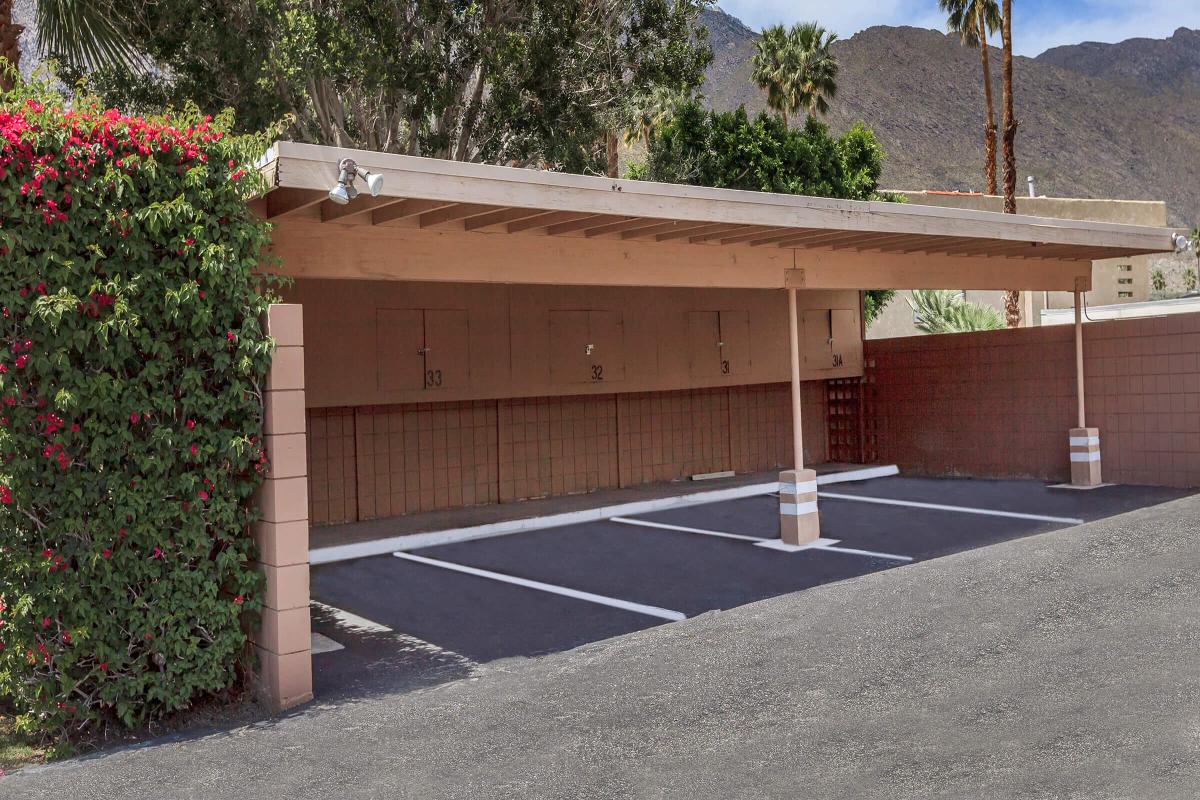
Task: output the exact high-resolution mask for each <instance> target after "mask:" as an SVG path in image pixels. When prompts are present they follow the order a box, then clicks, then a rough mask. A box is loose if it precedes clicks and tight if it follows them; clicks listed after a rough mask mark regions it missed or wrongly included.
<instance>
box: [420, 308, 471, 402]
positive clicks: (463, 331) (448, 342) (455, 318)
mask: <svg viewBox="0 0 1200 800" xmlns="http://www.w3.org/2000/svg"><path fill="white" fill-rule="evenodd" d="M424 355H425V374H424V387H425V388H426V389H430V390H436V389H458V388H462V387H465V386H469V385H470V363H471V354H470V328H469V323H468V320H467V311H466V309H461V308H452V309H440V308H438V309H433V308H430V309H426V310H425V346H424Z"/></svg>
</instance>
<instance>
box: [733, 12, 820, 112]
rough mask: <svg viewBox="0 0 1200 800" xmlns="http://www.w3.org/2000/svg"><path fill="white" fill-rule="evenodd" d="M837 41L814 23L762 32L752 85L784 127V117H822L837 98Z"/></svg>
mask: <svg viewBox="0 0 1200 800" xmlns="http://www.w3.org/2000/svg"><path fill="white" fill-rule="evenodd" d="M835 41H837V34H836V33H829V32H827V31H826V30H825V29H824V28H822V27H821V26H820V25H818V24H817V23H816V22H802V23H798V24H796V25H793V26H792V27H791V28H784V27H783V26H782V25H772V26H770V27H768V28H764V29H763V33H762V37H761V38H760V39H759V40H758V43H757V44H756V51H755V54H754V72H753V77H754V82H755V83H757V84H758V86H759V88H760V89H763V90H764V91H766V93H767V106H768V107H769V108H771V109H772V110H774V111H775V112H776V113H778V114H779V118H780V119H781V120H783V124H784V125H785V126H786V125H787V122H788V115H789V114H795V113H797V112H798V111H805V112H807V113H808V114H809V115H813V114H825V113H827V112H828V111H829V101H830V100H832V99H833V97H834V95H836V94H837V74H838V61H837V56H835V55H834V54H833V52H832V50H831V48H832V45H833V43H834V42H835Z"/></svg>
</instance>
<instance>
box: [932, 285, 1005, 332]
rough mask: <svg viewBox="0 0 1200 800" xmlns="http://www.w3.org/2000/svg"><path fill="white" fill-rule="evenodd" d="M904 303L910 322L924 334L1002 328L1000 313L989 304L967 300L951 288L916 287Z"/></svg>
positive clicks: (1002, 322)
mask: <svg viewBox="0 0 1200 800" xmlns="http://www.w3.org/2000/svg"><path fill="white" fill-rule="evenodd" d="M908 305H909V306H910V307H911V308H912V310H913V317H914V319H913V323H914V324H915V325H916V326H917V330H920V331H923V332H925V333H966V332H967V331H993V330H996V329H997V328H1003V327H1004V320H1003V319H1002V318H1001V317H1000V312H999V311H997V310H996V309H994V308H992V307H991V306H985V305H982V304H980V303H972V302H970V301H968V300H967V299H966V298H965V297H964V296H963V293H962V292H960V291H954V290H952V289H918V290H916V291H914V292H913V293H912V299H911V300H909V301H908Z"/></svg>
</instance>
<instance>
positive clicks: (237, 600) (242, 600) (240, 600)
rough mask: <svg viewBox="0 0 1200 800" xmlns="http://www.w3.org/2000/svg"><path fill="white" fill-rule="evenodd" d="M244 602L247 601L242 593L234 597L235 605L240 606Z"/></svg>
mask: <svg viewBox="0 0 1200 800" xmlns="http://www.w3.org/2000/svg"><path fill="white" fill-rule="evenodd" d="M243 602H245V598H243V597H242V596H241V595H240V594H239V595H238V596H237V597H235V598H233V604H234V605H235V606H240V605H241V604H242V603H243Z"/></svg>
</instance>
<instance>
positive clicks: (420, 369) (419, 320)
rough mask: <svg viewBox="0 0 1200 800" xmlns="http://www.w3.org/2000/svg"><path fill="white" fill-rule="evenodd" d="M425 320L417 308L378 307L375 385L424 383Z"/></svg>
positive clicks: (392, 387) (395, 388)
mask: <svg viewBox="0 0 1200 800" xmlns="http://www.w3.org/2000/svg"><path fill="white" fill-rule="evenodd" d="M424 347H425V319H424V313H423V312H422V311H421V310H420V309H407V308H405V309H394V308H381V309H378V310H377V311H376V314H375V352H376V369H377V370H378V373H377V374H378V382H379V388H380V389H383V390H386V391H405V390H409V389H420V388H421V387H422V386H423V385H424V382H425V379H424V375H425V354H424V352H423V351H424Z"/></svg>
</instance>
